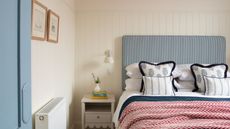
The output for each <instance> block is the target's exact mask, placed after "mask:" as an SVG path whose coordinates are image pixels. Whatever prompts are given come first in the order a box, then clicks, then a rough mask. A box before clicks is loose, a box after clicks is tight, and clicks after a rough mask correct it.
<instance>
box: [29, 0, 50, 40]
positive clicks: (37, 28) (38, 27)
mask: <svg viewBox="0 0 230 129" xmlns="http://www.w3.org/2000/svg"><path fill="white" fill-rule="evenodd" d="M32 8H33V9H32V39H34V40H45V39H46V34H47V30H46V27H47V8H46V7H45V6H44V5H42V4H41V3H39V2H38V1H36V0H33V7H32Z"/></svg>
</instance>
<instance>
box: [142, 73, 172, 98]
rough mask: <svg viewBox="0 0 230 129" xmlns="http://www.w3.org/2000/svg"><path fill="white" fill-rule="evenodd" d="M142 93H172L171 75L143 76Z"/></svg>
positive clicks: (170, 94)
mask: <svg viewBox="0 0 230 129" xmlns="http://www.w3.org/2000/svg"><path fill="white" fill-rule="evenodd" d="M143 80H144V87H145V90H144V95H169V96H172V95H174V92H173V85H172V76H167V77H166V76H165V77H147V76H143Z"/></svg>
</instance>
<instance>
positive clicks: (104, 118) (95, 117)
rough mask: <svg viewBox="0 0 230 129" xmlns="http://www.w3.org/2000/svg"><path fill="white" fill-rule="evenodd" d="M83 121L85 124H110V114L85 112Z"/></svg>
mask: <svg viewBox="0 0 230 129" xmlns="http://www.w3.org/2000/svg"><path fill="white" fill-rule="evenodd" d="M85 121H86V122H111V121H112V115H111V113H104V112H100V113H99V112H97V113H92V112H90V113H89V112H86V113H85Z"/></svg>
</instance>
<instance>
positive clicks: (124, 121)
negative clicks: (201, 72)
mask: <svg viewBox="0 0 230 129" xmlns="http://www.w3.org/2000/svg"><path fill="white" fill-rule="evenodd" d="M119 122H120V125H119V129H230V102H227V101H174V102H133V103H130V104H129V105H128V106H127V107H126V108H125V109H124V111H123V112H122V114H121V117H120V119H119Z"/></svg>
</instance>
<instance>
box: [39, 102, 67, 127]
mask: <svg viewBox="0 0 230 129" xmlns="http://www.w3.org/2000/svg"><path fill="white" fill-rule="evenodd" d="M35 129H66V101H65V99H64V98H54V99H52V100H51V101H50V102H49V103H48V104H46V105H45V106H44V107H43V108H42V109H41V110H39V111H38V112H37V113H36V114H35Z"/></svg>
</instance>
